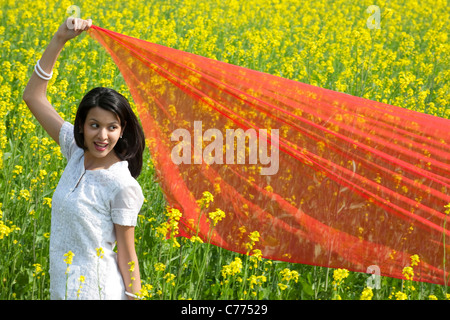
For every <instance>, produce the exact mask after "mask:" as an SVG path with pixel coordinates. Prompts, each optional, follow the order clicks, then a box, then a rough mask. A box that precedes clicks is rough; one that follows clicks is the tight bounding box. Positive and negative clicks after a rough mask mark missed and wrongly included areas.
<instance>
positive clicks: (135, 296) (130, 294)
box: [125, 291, 141, 299]
mask: <svg viewBox="0 0 450 320" xmlns="http://www.w3.org/2000/svg"><path fill="white" fill-rule="evenodd" d="M125 294H126V295H127V296H129V297H132V298H135V299H141V298H139V297H138V296H137V295H135V294H132V293H129V292H128V291H125Z"/></svg>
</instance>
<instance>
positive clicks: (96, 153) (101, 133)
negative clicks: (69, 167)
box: [83, 107, 122, 158]
mask: <svg viewBox="0 0 450 320" xmlns="http://www.w3.org/2000/svg"><path fill="white" fill-rule="evenodd" d="M121 134H122V127H121V125H120V120H119V118H118V117H117V115H116V114H115V113H114V112H111V111H108V110H104V109H102V108H100V107H94V108H92V109H90V110H89V112H88V114H87V116H86V121H85V122H84V127H83V135H84V144H85V146H86V148H87V151H88V152H89V153H90V155H92V156H93V157H95V158H105V157H106V156H108V155H110V156H111V155H112V156H115V153H114V152H113V153H111V151H113V149H114V146H115V145H116V143H117V141H118V140H119V138H120V136H121Z"/></svg>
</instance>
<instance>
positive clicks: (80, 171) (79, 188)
mask: <svg viewBox="0 0 450 320" xmlns="http://www.w3.org/2000/svg"><path fill="white" fill-rule="evenodd" d="M59 141H60V146H61V152H62V154H63V155H64V156H65V157H66V159H67V160H68V163H67V166H66V168H65V170H64V173H63V174H62V176H61V179H60V181H59V183H58V186H57V188H56V190H55V192H54V195H53V199H52V218H51V233H50V271H49V273H50V298H51V299H65V298H66V290H67V299H70V300H75V299H80V300H84V299H96V300H97V299H105V300H109V299H126V295H125V286H124V283H123V279H122V275H121V273H120V271H119V268H118V264H117V259H116V253H115V252H114V251H113V249H114V247H115V241H116V236H115V231H114V224H119V225H125V226H135V225H136V221H137V215H138V213H139V211H140V209H141V207H142V204H143V201H144V197H143V195H142V190H141V187H140V186H139V184H138V182H137V181H136V180H135V179H134V178H133V177H132V176H131V174H130V172H129V170H128V162H127V161H121V162H117V163H115V164H114V165H112V166H111V167H109V168H108V169H102V170H85V167H84V150H83V149H81V148H79V147H78V146H77V145H76V143H75V139H74V134H73V125H72V124H70V123H68V122H65V123H64V124H63V126H62V128H61V131H60V134H59ZM96 248H102V249H103V251H104V256H103V258H102V259H100V258H99V257H98V256H97V251H96ZM68 251H72V252H73V253H74V257H73V260H72V264H71V265H70V271H69V273H68V279H66V268H67V265H66V263H65V262H64V259H65V257H64V254H66V253H67V252H68ZM80 276H84V278H85V282H84V283H83V284H81V283H80ZM66 284H67V289H66ZM80 284H81V286H82V287H81V290H79V289H80Z"/></svg>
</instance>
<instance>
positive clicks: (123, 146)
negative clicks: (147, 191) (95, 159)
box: [74, 87, 145, 178]
mask: <svg viewBox="0 0 450 320" xmlns="http://www.w3.org/2000/svg"><path fill="white" fill-rule="evenodd" d="M94 107H100V108H102V109H104V110H107V111H112V112H113V113H114V114H116V115H117V117H118V118H119V120H120V126H121V127H122V128H123V127H125V129H124V130H123V134H122V138H121V139H119V140H118V141H117V144H116V145H115V146H114V151H115V152H116V154H117V156H118V157H119V159H120V160H122V161H123V160H126V161H128V169H129V170H130V173H131V175H132V176H133V177H134V178H137V177H138V176H139V174H140V173H141V170H142V154H143V152H144V148H145V137H144V132H143V130H142V127H141V125H140V124H139V121H138V119H137V117H136V115H135V114H134V112H133V110H132V109H131V107H130V103H129V102H128V100H127V98H125V97H124V96H123V95H121V94H120V93H118V92H117V91H115V90H114V89H110V88H104V87H98V88H94V89H92V90H91V91H89V92H88V93H87V94H86V95H85V96H84V97H83V99H82V100H81V102H80V104H79V106H78V110H77V114H76V117H75V123H74V135H75V141H76V143H77V145H78V146H79V147H80V148H83V149H84V150H86V146H85V144H84V136H83V134H82V133H81V130H82V128H83V126H84V123H85V121H86V117H87V114H88V112H89V110H90V109H92V108H94Z"/></svg>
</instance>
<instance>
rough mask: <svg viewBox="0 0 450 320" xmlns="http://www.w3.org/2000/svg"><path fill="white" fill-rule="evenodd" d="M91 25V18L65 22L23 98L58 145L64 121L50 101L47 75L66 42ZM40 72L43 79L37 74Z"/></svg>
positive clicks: (37, 67) (38, 65)
mask: <svg viewBox="0 0 450 320" xmlns="http://www.w3.org/2000/svg"><path fill="white" fill-rule="evenodd" d="M91 25H92V20H91V19H88V20H82V19H79V18H68V19H67V20H66V21H64V23H63V24H62V25H61V26H60V27H59V29H58V31H56V33H55V34H54V36H53V38H52V39H51V40H50V43H49V44H48V46H47V48H46V49H45V51H44V53H43V54H42V57H41V59H40V60H39V63H38V62H36V63H37V65H36V68H35V69H34V71H33V74H32V75H31V77H30V80H29V81H28V84H27V86H26V88H25V90H24V92H23V95H22V98H23V100H24V101H25V103H26V104H27V106H28V108H29V109H30V111H31V112H32V113H33V115H34V116H35V117H36V119H37V120H38V122H39V123H40V124H41V125H42V127H43V128H44V130H45V131H47V133H48V134H49V135H50V136H51V137H52V138H53V140H55V141H56V143H58V144H59V131H60V129H61V126H62V124H63V122H64V121H63V119H62V118H61V116H60V115H59V114H58V113H57V112H56V110H55V109H54V108H53V106H52V105H51V104H50V102H49V101H48V99H47V83H48V77H47V75H50V74H52V70H53V67H54V65H55V62H56V60H57V59H58V56H59V54H60V53H61V50H62V49H63V47H64V45H65V43H66V42H67V41H69V40H70V39H72V38H74V37H76V36H78V35H79V34H81V33H82V32H83V31H86V30H88V29H89V28H90V27H91ZM36 69H37V72H38V73H39V74H40V75H41V76H39V75H38V74H37V73H36Z"/></svg>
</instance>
